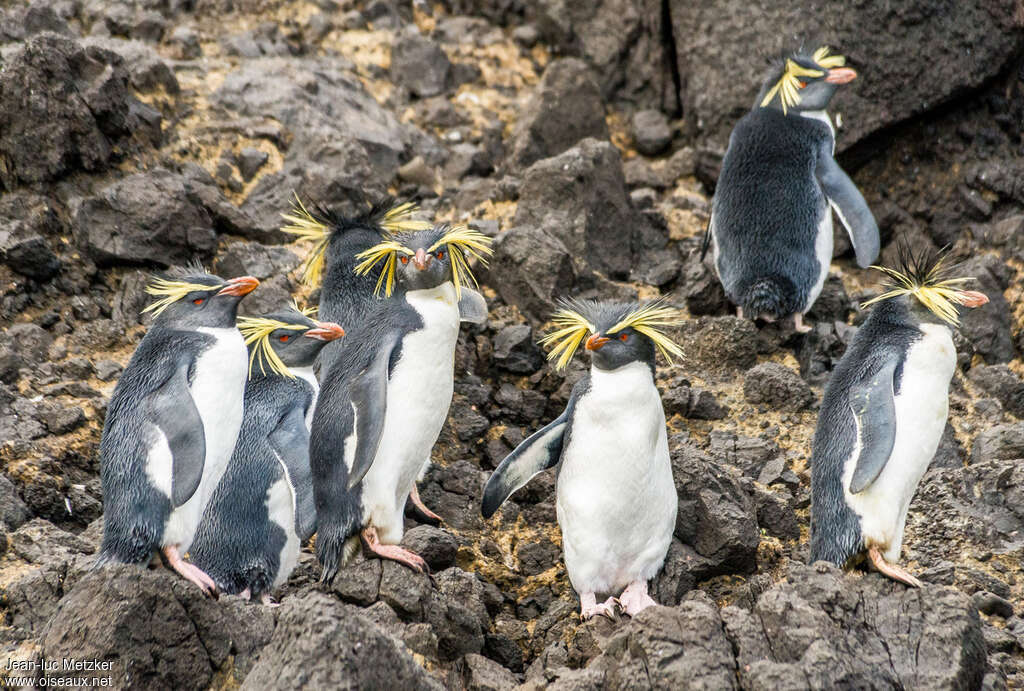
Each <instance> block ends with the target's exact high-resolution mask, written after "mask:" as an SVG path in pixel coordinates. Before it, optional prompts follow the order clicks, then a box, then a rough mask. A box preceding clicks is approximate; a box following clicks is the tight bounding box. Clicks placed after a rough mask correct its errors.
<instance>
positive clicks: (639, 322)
mask: <svg viewBox="0 0 1024 691" xmlns="http://www.w3.org/2000/svg"><path fill="white" fill-rule="evenodd" d="M682 323H683V318H682V314H681V313H680V311H679V310H677V309H676V308H674V307H669V306H667V305H666V304H665V303H664V301H663V300H655V301H654V302H650V303H648V304H646V305H644V306H642V307H640V308H639V309H637V310H634V311H633V312H630V313H629V314H627V315H626V316H625V317H624V318H623V319H622V320H621V321H620V322H619V323H617V324H616V325H615V326H613V327H612V328H610V329H608V333H610V334H612V333H616V332H618V331H622V330H623V329H628V328H632V329H634V330H635V331H638V332H639V333H642V334H643V335H644V336H647V338H649V339H651V340H652V341H653V342H654V345H655V347H657V349H658V351H659V352H660V353H661V355H662V357H664V358H665V360H666V361H668V362H669V363H671V362H672V358H673V357H682V356H683V349H682V348H680V347H679V345H678V344H677V343H676V342H675V341H673V340H672V339H671V338H669V337H668V336H667V335H665V332H664V331H662V329H663V328H666V327H667V328H672V327H676V326H679V325H680V324H682Z"/></svg>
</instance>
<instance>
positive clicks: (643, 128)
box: [633, 110, 672, 156]
mask: <svg viewBox="0 0 1024 691" xmlns="http://www.w3.org/2000/svg"><path fill="white" fill-rule="evenodd" d="M633 141H634V142H635V144H636V150H637V151H639V152H640V153H642V154H644V155H645V156H657V155H658V154H660V153H662V152H663V151H664V150H665V149H667V148H668V145H669V144H671V143H672V130H671V129H670V128H669V126H668V118H667V117H665V114H664V113H662V112H661V111H659V110H640V111H637V112H636V114H635V115H633Z"/></svg>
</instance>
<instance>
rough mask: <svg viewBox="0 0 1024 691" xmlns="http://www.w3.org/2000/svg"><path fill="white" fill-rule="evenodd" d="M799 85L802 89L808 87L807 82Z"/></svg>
mask: <svg viewBox="0 0 1024 691" xmlns="http://www.w3.org/2000/svg"><path fill="white" fill-rule="evenodd" d="M797 84H799V85H800V88H801V89H802V88H804V87H805V86H807V82H797Z"/></svg>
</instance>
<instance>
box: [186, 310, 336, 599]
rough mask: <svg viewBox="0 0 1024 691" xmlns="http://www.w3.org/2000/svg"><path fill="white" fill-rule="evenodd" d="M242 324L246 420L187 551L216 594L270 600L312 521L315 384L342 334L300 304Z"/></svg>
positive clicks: (312, 526) (311, 528)
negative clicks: (321, 361)
mask: <svg viewBox="0 0 1024 691" xmlns="http://www.w3.org/2000/svg"><path fill="white" fill-rule="evenodd" d="M238 328H239V331H241V333H242V336H243V337H244V338H245V343H246V345H247V346H248V347H249V381H248V383H247V384H246V387H245V408H244V416H243V418H242V427H241V430H240V431H239V434H238V442H237V443H236V444H235V451H234V453H233V454H232V456H231V460H230V461H229V463H228V467H227V470H226V471H225V472H224V477H223V478H222V479H221V481H220V484H219V485H218V486H217V490H216V491H215V492H214V494H213V497H212V498H211V499H210V503H209V505H207V507H206V511H205V512H204V513H203V520H202V523H201V524H200V526H199V530H198V532H197V534H196V539H195V543H194V544H193V546H192V551H191V555H190V556H191V558H192V562H193V563H194V564H195V565H196V566H198V567H199V568H200V569H202V570H203V571H205V572H206V573H207V574H208V575H209V576H210V577H211V578H212V579H213V580H214V582H215V583H216V584H217V587H218V588H219V589H220V592H222V593H227V594H229V595H238V594H240V595H242V597H244V598H245V599H249V598H250V597H252V598H256V597H259V598H260V600H261V601H262V602H263V604H267V605H269V604H272V601H271V599H270V591H271V590H272V589H273V588H276V587H278V586H280V585H281V584H282V583H284V582H285V581H286V580H288V576H290V575H291V572H292V571H293V570H294V569H295V565H296V564H297V563H298V558H299V548H300V547H301V545H302V543H303V542H305V541H306V540H308V539H309V537H310V536H311V535H312V534H313V531H314V530H315V527H316V509H315V508H314V506H313V481H312V477H311V475H310V469H309V429H310V425H311V423H312V417H313V408H314V404H315V401H316V396H317V392H318V391H319V385H318V384H317V380H316V377H315V376H314V375H313V363H314V361H315V360H316V357H317V355H319V353H320V350H321V349H322V348H323V347H324V346H325V345H326V344H328V343H330V342H332V341H334V340H337V339H338V338H341V337H342V336H344V335H345V331H344V329H342V328H341V327H340V326H338V325H337V324H334V323H332V322H318V321H314V320H313V319H311V318H310V317H309V316H307V314H304V313H303V312H301V311H299V310H298V309H297V308H292V309H287V310H283V311H279V312H275V313H272V314H267V315H265V316H262V317H243V318H241V319H239V320H238Z"/></svg>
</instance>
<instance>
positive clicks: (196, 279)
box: [97, 269, 259, 594]
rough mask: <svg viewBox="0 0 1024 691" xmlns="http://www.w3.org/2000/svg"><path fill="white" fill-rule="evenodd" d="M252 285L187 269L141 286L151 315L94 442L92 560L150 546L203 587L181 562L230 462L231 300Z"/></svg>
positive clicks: (234, 421)
mask: <svg viewBox="0 0 1024 691" xmlns="http://www.w3.org/2000/svg"><path fill="white" fill-rule="evenodd" d="M257 285H259V281H257V280H256V279H255V278H251V277H242V278H235V279H231V280H230V281H223V280H222V279H220V278H218V277H216V276H213V275H210V274H207V273H203V272H201V271H199V270H197V269H190V270H187V271H184V272H179V273H175V274H172V275H170V276H169V277H168V278H158V279H156V280H154V281H153V282H152V283H150V285H149V286H148V287H147V292H149V293H150V294H152V295H154V296H156V297H157V298H158V300H157V301H156V302H155V303H153V304H152V305H150V307H149V308H147V310H152V311H154V312H155V313H156V319H155V321H154V322H153V325H152V326H151V327H150V329H149V331H148V332H147V333H146V335H145V337H144V338H143V339H142V342H141V343H140V344H139V347H138V348H137V349H136V350H135V353H134V354H133V355H132V359H131V361H130V362H129V363H128V366H127V367H126V368H125V370H124V373H123V374H122V375H121V378H120V380H119V381H118V383H117V387H116V388H115V389H114V394H113V396H112V398H111V401H110V406H109V407H108V409H107V417H106V421H105V423H104V426H103V437H102V439H101V441H100V478H101V480H102V484H103V507H104V514H103V543H102V546H101V548H100V555H99V559H98V561H97V563H98V564H102V563H104V562H107V561H121V562H127V563H142V562H146V561H148V560H149V559H150V557H151V556H152V553H153V551H154V550H161V551H162V554H163V556H164V558H165V559H166V560H167V561H168V562H169V563H170V565H171V566H172V567H173V568H174V569H175V570H177V571H179V573H181V574H182V575H183V576H185V577H186V578H188V579H189V580H191V581H193V582H194V583H196V585H198V586H199V587H200V588H202V589H203V590H204V591H206V592H208V593H211V594H212V593H215V588H214V584H213V582H212V581H211V580H210V579H209V578H208V577H207V576H206V574H204V573H202V571H200V570H199V569H197V568H196V567H194V566H193V565H191V564H188V563H186V562H184V561H182V560H181V555H182V554H183V553H184V552H185V551H186V550H188V548H189V546H190V544H191V543H192V539H193V537H194V536H195V531H196V528H197V527H198V525H199V520H200V517H201V516H202V512H203V509H204V508H205V506H206V503H207V502H208V501H209V499H210V496H211V495H212V493H213V491H214V488H215V487H216V485H217V482H218V481H219V480H220V477H221V475H222V474H223V472H224V468H225V467H226V466H227V462H228V458H229V457H230V456H231V451H232V449H233V448H234V445H235V440H236V438H237V436H238V428H239V426H240V424H241V421H242V395H243V389H244V387H245V352H246V351H245V344H244V343H243V341H242V335H241V334H240V333H239V332H238V329H236V328H235V315H236V312H237V309H238V303H239V301H240V300H241V299H242V297H244V296H245V295H246V294H248V293H249V292H251V291H252V290H253V289H254V288H255V287H256V286H257Z"/></svg>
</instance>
